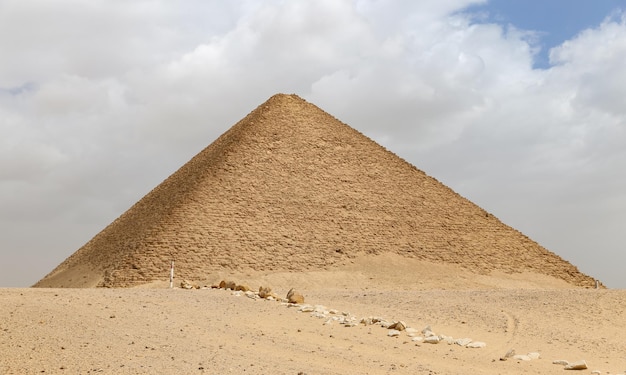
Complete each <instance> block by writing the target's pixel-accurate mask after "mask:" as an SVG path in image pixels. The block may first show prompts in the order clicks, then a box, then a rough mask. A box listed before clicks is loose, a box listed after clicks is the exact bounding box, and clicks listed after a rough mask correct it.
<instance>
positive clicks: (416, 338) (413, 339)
mask: <svg viewBox="0 0 626 375" xmlns="http://www.w3.org/2000/svg"><path fill="white" fill-rule="evenodd" d="M411 341H415V342H422V341H424V338H423V337H421V336H415V337H413V338H412V339H411Z"/></svg>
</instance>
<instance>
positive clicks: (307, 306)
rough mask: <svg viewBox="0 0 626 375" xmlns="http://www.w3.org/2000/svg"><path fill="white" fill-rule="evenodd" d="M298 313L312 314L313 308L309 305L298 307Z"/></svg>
mask: <svg viewBox="0 0 626 375" xmlns="http://www.w3.org/2000/svg"><path fill="white" fill-rule="evenodd" d="M298 311H300V312H313V311H315V307H313V306H311V305H302V306H300V308H299V309H298Z"/></svg>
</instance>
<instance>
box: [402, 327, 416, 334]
mask: <svg viewBox="0 0 626 375" xmlns="http://www.w3.org/2000/svg"><path fill="white" fill-rule="evenodd" d="M405 331H406V333H408V334H411V333H417V329H415V328H413V327H407V328H406V330H405Z"/></svg>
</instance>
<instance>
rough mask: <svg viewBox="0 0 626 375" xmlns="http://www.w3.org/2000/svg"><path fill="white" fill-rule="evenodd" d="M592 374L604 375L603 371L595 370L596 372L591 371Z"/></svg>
mask: <svg viewBox="0 0 626 375" xmlns="http://www.w3.org/2000/svg"><path fill="white" fill-rule="evenodd" d="M591 373H592V374H594V375H600V374H602V371H600V370H594V371H591Z"/></svg>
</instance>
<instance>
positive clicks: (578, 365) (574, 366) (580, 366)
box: [565, 359, 587, 370]
mask: <svg viewBox="0 0 626 375" xmlns="http://www.w3.org/2000/svg"><path fill="white" fill-rule="evenodd" d="M565 369H566V370H586V369H587V362H585V360H584V359H583V360H580V361H577V362H573V363H570V364H569V365H567V366H565Z"/></svg>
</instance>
